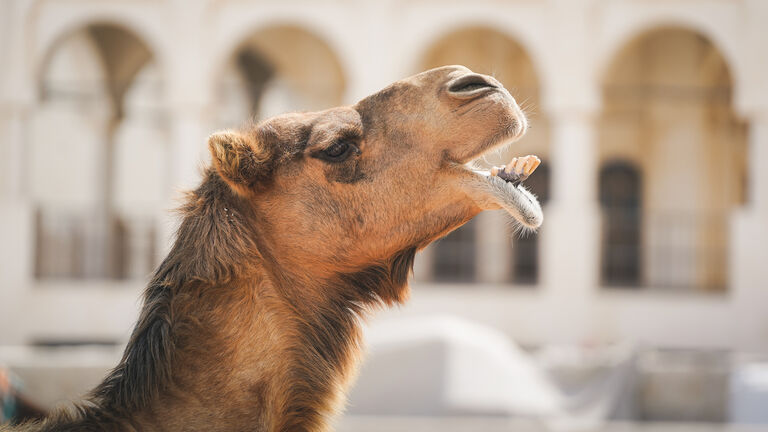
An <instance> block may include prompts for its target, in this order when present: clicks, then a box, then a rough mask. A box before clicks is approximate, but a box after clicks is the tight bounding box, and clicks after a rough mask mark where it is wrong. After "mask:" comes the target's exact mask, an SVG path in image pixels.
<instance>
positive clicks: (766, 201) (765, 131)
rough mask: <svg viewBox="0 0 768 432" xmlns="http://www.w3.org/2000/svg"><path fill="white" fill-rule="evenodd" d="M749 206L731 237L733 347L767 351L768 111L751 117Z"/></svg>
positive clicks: (738, 214)
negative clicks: (734, 322)
mask: <svg viewBox="0 0 768 432" xmlns="http://www.w3.org/2000/svg"><path fill="white" fill-rule="evenodd" d="M748 130H749V132H748V145H749V148H748V152H747V160H748V169H749V172H748V173H747V179H748V183H747V188H748V201H747V205H746V206H745V207H744V208H742V209H740V210H739V211H737V212H736V214H735V217H734V218H733V224H732V231H731V232H732V235H731V253H730V254H729V256H730V257H731V263H730V269H731V271H730V287H731V291H732V299H733V307H734V310H733V314H732V315H733V317H734V319H735V320H736V321H737V322H736V326H735V330H736V331H735V333H736V334H734V339H735V343H734V345H735V346H736V347H737V348H740V349H744V350H749V351H755V350H763V351H765V350H768V313H766V306H768V266H766V264H767V263H768V246H766V245H768V170H767V169H766V167H768V108H767V109H762V110H758V111H754V112H752V113H750V115H749V127H748Z"/></svg>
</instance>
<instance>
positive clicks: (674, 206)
mask: <svg viewBox="0 0 768 432" xmlns="http://www.w3.org/2000/svg"><path fill="white" fill-rule="evenodd" d="M602 88H603V107H604V112H603V115H602V118H601V125H600V142H599V155H600V160H601V163H605V161H611V160H617V159H619V160H624V161H628V162H630V163H632V164H634V165H635V166H637V167H639V172H640V173H642V176H641V178H640V179H639V182H640V183H641V184H642V185H643V187H642V188H637V189H636V191H635V192H634V193H637V194H640V195H641V196H638V197H637V199H636V201H637V202H638V203H642V205H641V206H638V208H637V212H638V215H637V220H638V221H639V227H640V230H641V234H640V238H639V241H640V243H641V253H640V255H639V256H638V257H637V259H638V261H639V262H641V263H642V268H640V269H639V272H640V274H639V275H638V278H637V282H636V284H639V285H643V286H655V287H665V288H670V287H678V288H682V289H692V288H693V289H703V290H710V291H722V290H724V289H725V287H726V284H727V280H728V263H727V256H728V252H727V249H728V231H729V216H730V212H731V210H732V209H733V208H734V207H736V206H738V205H739V204H741V203H742V202H743V200H744V195H745V191H744V187H745V186H744V183H745V182H744V175H745V174H744V173H745V172H746V170H745V127H744V124H743V123H742V122H740V121H739V120H738V119H737V118H736V115H735V113H734V111H733V108H732V104H731V99H732V92H733V85H732V80H731V74H730V71H729V69H728V65H727V64H726V62H725V60H724V58H723V56H722V55H721V53H720V52H719V51H718V50H717V48H716V47H715V46H714V45H713V44H712V42H711V41H710V40H709V39H707V38H706V37H705V36H703V35H701V34H698V33H696V32H693V31H690V30H687V29H683V28H660V29H655V30H652V31H649V32H647V33H645V34H643V35H640V36H638V37H637V38H635V39H634V40H633V41H631V42H629V43H628V44H627V45H626V46H625V47H623V48H622V49H621V51H620V52H619V53H618V54H616V56H615V58H614V60H613V62H612V63H611V65H610V67H609V68H608V69H607V71H606V75H605V77H604V79H603V83H602ZM602 186H605V185H601V187H602ZM628 193H629V192H628ZM630 219H631V218H630ZM606 241H607V238H606V237H603V250H604V251H605V250H606V248H610V247H612V246H611V245H607V244H606Z"/></svg>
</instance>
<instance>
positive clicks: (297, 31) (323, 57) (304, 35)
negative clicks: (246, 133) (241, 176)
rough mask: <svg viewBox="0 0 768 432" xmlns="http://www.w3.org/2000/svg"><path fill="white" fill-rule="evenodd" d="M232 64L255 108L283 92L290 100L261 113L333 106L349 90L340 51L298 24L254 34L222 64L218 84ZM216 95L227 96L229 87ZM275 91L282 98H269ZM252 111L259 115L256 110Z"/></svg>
mask: <svg viewBox="0 0 768 432" xmlns="http://www.w3.org/2000/svg"><path fill="white" fill-rule="evenodd" d="M310 65H311V66H312V67H309V66H310ZM233 66H234V68H236V69H237V70H238V71H239V77H237V78H236V79H240V80H241V81H242V83H241V85H244V86H246V89H247V92H246V93H249V94H250V95H251V100H250V105H251V106H252V107H259V106H260V104H261V103H262V102H263V101H264V100H265V99H266V100H273V101H274V100H276V99H279V98H280V96H279V94H280V93H283V96H285V98H284V99H286V98H287V99H288V100H287V101H286V100H284V101H282V102H280V101H279V100H278V101H277V102H276V103H274V104H273V109H271V110H270V109H266V112H262V114H267V115H271V114H278V113H279V112H282V111H286V110H289V111H290V110H297V109H301V110H318V109H325V108H330V107H333V106H337V105H340V104H341V103H342V101H343V98H344V94H345V91H346V85H347V83H346V80H347V78H346V76H345V73H344V70H343V68H342V65H341V62H340V59H339V57H338V55H337V54H336V53H335V52H334V51H333V49H332V48H331V47H330V46H329V45H328V44H327V43H326V41H325V40H323V39H321V38H320V37H318V36H317V35H315V34H313V33H311V32H309V31H307V30H306V29H305V28H302V27H298V26H295V25H274V26H268V27H264V28H261V29H258V30H255V31H252V32H250V33H249V35H248V36H247V37H246V38H244V39H243V40H241V42H240V43H239V44H238V45H237V47H236V48H235V49H234V50H233V51H232V52H230V53H229V59H228V61H227V62H226V63H223V64H222V65H220V71H219V72H218V74H217V79H216V82H217V83H219V85H220V84H221V82H222V80H224V79H225V77H226V75H225V74H226V71H227V68H230V69H232V68H233ZM270 90H273V91H270ZM217 94H219V95H224V97H226V92H225V91H224V92H222V91H218V92H217ZM275 94H278V96H276V97H273V98H271V99H270V98H269V96H270V95H272V96H274V95H275ZM286 95H287V96H286ZM292 99H293V100H292ZM241 102H242V101H241ZM262 108H263V107H260V108H259V111H262ZM281 108H282V109H281ZM251 111H252V114H256V112H255V111H256V110H251ZM242 120H244V119H237V121H242Z"/></svg>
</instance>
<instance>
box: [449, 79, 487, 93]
mask: <svg viewBox="0 0 768 432" xmlns="http://www.w3.org/2000/svg"><path fill="white" fill-rule="evenodd" d="M496 88H498V86H496V84H494V83H492V82H491V81H490V80H489V79H488V78H486V77H484V76H482V75H478V74H469V75H464V76H463V77H461V78H458V79H455V80H453V81H451V82H450V83H449V84H448V91H449V92H450V93H454V94H456V93H474V92H476V91H477V90H483V89H496Z"/></svg>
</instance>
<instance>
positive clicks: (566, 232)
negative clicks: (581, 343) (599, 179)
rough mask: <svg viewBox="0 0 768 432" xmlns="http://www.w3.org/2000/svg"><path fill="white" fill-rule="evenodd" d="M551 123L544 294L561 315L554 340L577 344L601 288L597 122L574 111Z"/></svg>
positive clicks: (559, 115)
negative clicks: (594, 299) (549, 194)
mask: <svg viewBox="0 0 768 432" xmlns="http://www.w3.org/2000/svg"><path fill="white" fill-rule="evenodd" d="M550 119H551V125H552V135H551V136H552V141H551V146H552V147H551V152H550V154H551V171H550V172H551V185H552V186H551V188H552V190H551V200H550V202H549V205H548V206H547V212H546V214H545V215H544V224H545V225H546V230H547V231H546V233H547V235H546V236H543V237H542V241H543V266H542V278H543V288H544V289H545V292H544V295H545V296H546V297H547V301H548V302H550V303H551V306H552V307H551V308H550V310H555V311H558V313H557V315H558V316H557V317H553V319H554V320H555V321H556V322H553V325H552V329H553V331H554V334H553V336H552V337H556V338H557V339H561V340H569V341H574V340H579V339H580V338H582V337H583V336H584V335H585V334H586V331H587V330H588V325H589V322H590V319H589V315H588V314H589V308H590V305H591V303H592V297H594V295H595V291H596V287H597V284H598V274H599V273H598V271H599V251H600V245H599V237H600V229H599V227H600V218H599V211H598V206H597V200H596V188H597V184H596V172H597V166H596V160H597V143H596V132H595V126H596V125H595V123H596V122H595V117H594V115H593V114H592V112H591V111H588V110H576V109H569V110H566V111H559V112H554V113H553V114H551V116H550Z"/></svg>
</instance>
